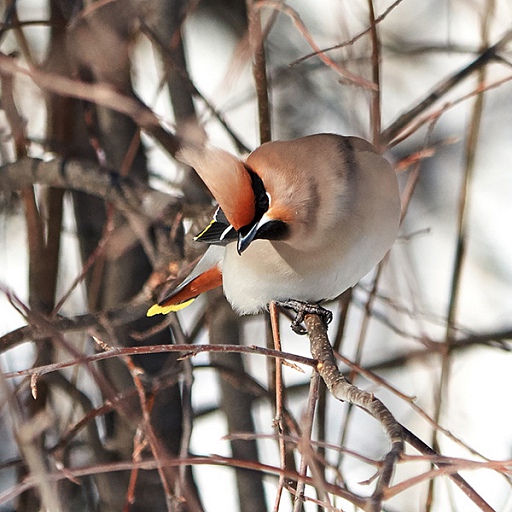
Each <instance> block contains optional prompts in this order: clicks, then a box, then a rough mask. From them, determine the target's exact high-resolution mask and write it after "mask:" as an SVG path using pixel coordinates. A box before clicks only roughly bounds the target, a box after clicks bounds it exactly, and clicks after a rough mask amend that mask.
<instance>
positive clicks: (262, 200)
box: [256, 190, 270, 212]
mask: <svg viewBox="0 0 512 512" xmlns="http://www.w3.org/2000/svg"><path fill="white" fill-rule="evenodd" d="M269 206H270V196H269V194H268V193H267V192H265V191H264V190H263V192H262V193H260V194H259V195H258V197H257V198H256V207H257V208H259V209H261V210H263V211H264V212H266V211H267V210H268V207H269Z"/></svg>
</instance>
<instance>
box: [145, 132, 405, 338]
mask: <svg viewBox="0 0 512 512" xmlns="http://www.w3.org/2000/svg"><path fill="white" fill-rule="evenodd" d="M177 159H178V160H180V161H181V162H183V163H184V164H187V165H189V166H190V167H192V168H194V169H195V171H196V172H197V173H198V174H199V177H200V178H201V179H202V181H203V182H204V183H205V185H206V186H207V188H208V189H209V190H210V192H211V193H212V195H213V197H214V199H215V200H216V202H217V204H218V208H217V210H216V212H215V214H214V217H213V220H212V221H211V223H210V224H209V225H208V226H207V227H206V228H205V229H204V230H203V231H201V232H200V233H199V234H198V235H197V236H196V237H195V239H196V240H197V241H201V242H205V243H207V244H209V247H208V249H207V250H206V252H205V253H204V255H203V257H202V258H201V259H200V260H199V262H198V263H197V265H196V266H195V268H193V270H192V271H191V273H190V274H189V275H188V276H187V277H186V278H185V280H184V281H183V282H182V283H181V284H179V285H178V286H177V287H176V288H174V289H173V290H171V291H170V293H166V294H164V296H163V297H162V298H161V300H159V301H158V303H157V304H155V305H153V306H152V307H151V308H150V309H149V310H148V312H147V314H148V316H153V315H156V314H159V313H162V314H166V313H169V312H170V311H177V310H179V309H181V308H183V307H185V306H187V305H188V304H189V303H190V302H192V301H193V300H194V299H195V298H196V297H197V296H198V295H199V294H201V293H203V292H205V291H207V290H210V289H213V288H216V287H219V286H222V287H223V291H224V295H225V296H226V298H227V300H228V301H229V303H230V304H231V306H232V307H233V309H234V310H235V311H236V312H237V313H239V314H241V315H246V314H254V313H258V312H261V311H264V310H266V309H268V306H269V304H270V303H271V302H275V303H276V304H278V305H280V306H283V307H285V308H290V309H293V310H295V312H296V317H295V320H294V321H293V322H292V329H293V330H294V331H295V332H297V333H298V334H304V333H305V330H304V329H303V328H302V327H301V326H300V324H301V322H302V320H303V319H304V315H305V314H307V313H315V314H319V315H321V317H322V318H323V319H324V321H325V323H326V324H328V323H329V322H330V320H331V319H332V313H331V312H330V311H328V310H327V309H325V308H324V307H323V306H321V304H322V303H323V302H325V301H328V300H331V299H334V298H336V297H338V296H339V295H341V294H342V293H343V292H344V291H345V290H347V289H348V288H350V287H352V286H354V285H355V284H356V283H357V282H358V281H359V280H360V279H361V278H363V277H364V276H365V275H366V274H367V273H369V272H370V271H371V270H372V268H373V267H374V266H375V265H377V264H378V263H379V262H380V261H381V259H382V258H383V257H384V255H385V254H386V253H387V251H388V250H389V249H390V247H391V246H392V244H393V243H394V241H395V239H396V236H397V232H398V228H399V221H400V210H401V204H400V195H399V189H398V182H397V177H396V173H395V171H394V169H393V167H392V166H391V164H390V163H389V162H388V160H386V158H385V157H384V156H382V155H381V154H380V153H379V152H378V151H377V150H376V149H375V148H374V147H373V146H372V144H370V143H369V142H368V141H366V140H365V139H362V138H359V137H355V136H343V135H337V134H331V133H319V134H313V135H308V136H305V137H301V138H297V139H293V140H274V141H271V142H267V143H264V144H262V145H261V146H259V147H258V148H256V149H255V150H254V151H252V152H251V153H250V154H249V155H248V156H247V157H246V158H244V159H240V158H238V157H237V156H235V155H233V154H231V153H229V152H227V151H225V150H223V149H220V148H216V147H195V146H185V147H184V148H183V149H181V150H180V152H179V153H178V154H177Z"/></svg>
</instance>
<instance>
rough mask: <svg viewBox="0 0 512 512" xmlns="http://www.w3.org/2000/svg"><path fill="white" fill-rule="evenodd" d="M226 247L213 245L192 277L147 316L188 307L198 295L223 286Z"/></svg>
mask: <svg viewBox="0 0 512 512" xmlns="http://www.w3.org/2000/svg"><path fill="white" fill-rule="evenodd" d="M224 250H225V249H224V247H222V246H218V245H212V246H210V247H209V248H208V250H207V251H206V252H205V253H204V255H203V257H202V258H201V259H200V260H199V262H198V263H197V265H196V266H195V267H194V269H193V270H192V272H191V273H190V275H189V276H188V277H187V278H186V279H185V280H184V281H183V282H182V283H181V284H180V285H179V286H178V287H177V288H175V289H174V290H172V291H171V292H170V293H169V294H167V295H166V296H165V297H164V298H163V299H162V300H161V301H159V302H158V304H155V305H154V306H152V307H151V308H149V310H148V312H147V313H146V314H147V316H153V315H157V314H162V315H165V314H167V313H170V312H171V311H179V310H180V309H183V308H184V307H186V306H188V305H189V304H190V303H191V302H192V301H193V300H194V299H195V298H196V297H197V296H198V295H200V294H201V293H204V292H206V291H208V290H212V289H213V288H217V287H218V286H221V285H222V269H221V265H222V258H223V256H224Z"/></svg>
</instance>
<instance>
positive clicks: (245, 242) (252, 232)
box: [236, 222, 260, 254]
mask: <svg viewBox="0 0 512 512" xmlns="http://www.w3.org/2000/svg"><path fill="white" fill-rule="evenodd" d="M259 227H260V223H259V222H255V223H254V224H253V225H252V226H251V228H250V229H249V231H247V233H244V232H245V230H244V229H241V230H240V231H238V243H237V246H236V250H237V251H238V254H242V253H243V252H244V251H245V250H246V249H247V247H249V245H251V242H252V241H253V240H254V238H255V237H256V233H257V232H258V228H259Z"/></svg>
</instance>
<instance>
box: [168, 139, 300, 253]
mask: <svg viewBox="0 0 512 512" xmlns="http://www.w3.org/2000/svg"><path fill="white" fill-rule="evenodd" d="M258 149H260V148H258ZM257 152H258V150H256V151H255V152H253V153H251V155H249V157H248V158H247V160H246V161H245V162H243V161H241V160H239V159H238V158H236V157H235V156H234V155H232V154H230V153H228V152H226V151H224V150H221V149H217V148H200V149H199V148H185V149H182V150H181V151H180V152H179V153H178V155H177V158H178V159H179V160H180V161H182V162H183V163H186V164H187V165H190V166H191V167H193V168H194V169H195V170H196V172H197V173H198V174H199V176H200V177H201V179H202V180H203V181H204V183H205V184H206V186H207V187H208V189H209V190H210V192H211V193H212V195H213V197H214V198H215V199H216V201H217V203H218V204H219V206H220V208H221V209H222V211H223V212H224V215H225V216H226V219H227V220H228V222H229V223H230V225H231V226H232V227H233V228H234V229H235V230H236V232H237V238H238V240H237V249H238V252H239V254H242V252H243V251H245V250H246V249H247V248H248V247H249V245H250V244H251V243H252V242H253V241H254V240H258V239H263V240H286V239H287V238H288V237H289V235H290V232H291V227H292V224H293V220H294V216H295V214H294V211H293V209H292V208H291V205H289V204H288V200H287V199H288V198H289V197H291V196H292V195H293V191H292V190H291V188H293V187H291V188H290V187H287V186H286V185H287V184H286V183H281V181H282V176H277V175H276V176H274V178H275V179H272V174H270V175H269V174H268V172H265V169H260V168H259V167H260V164H264V162H261V161H260V159H258V158H254V155H257ZM252 161H254V163H255V164H257V165H256V166H255V167H253V166H252ZM263 167H265V165H263ZM262 174H266V175H267V178H268V185H269V186H266V184H265V183H264V181H263V179H262V177H261V175H262ZM288 185H290V186H292V185H293V184H292V183H289V184H288ZM279 199H281V200H279Z"/></svg>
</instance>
